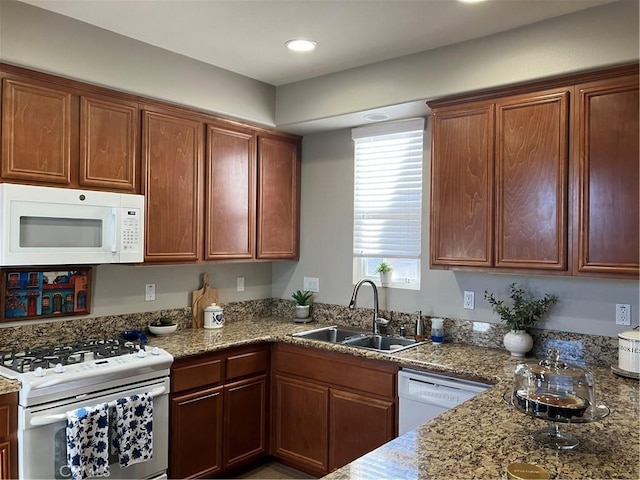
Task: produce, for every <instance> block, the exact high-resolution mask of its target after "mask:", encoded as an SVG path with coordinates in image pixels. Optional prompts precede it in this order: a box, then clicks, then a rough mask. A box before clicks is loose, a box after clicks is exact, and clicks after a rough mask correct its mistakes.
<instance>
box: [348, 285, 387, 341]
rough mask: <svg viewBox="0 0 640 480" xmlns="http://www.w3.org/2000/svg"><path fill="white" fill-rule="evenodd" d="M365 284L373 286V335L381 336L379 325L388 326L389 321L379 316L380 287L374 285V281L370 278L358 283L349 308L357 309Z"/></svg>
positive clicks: (354, 288)
mask: <svg viewBox="0 0 640 480" xmlns="http://www.w3.org/2000/svg"><path fill="white" fill-rule="evenodd" d="M363 283H368V284H369V285H371V288H373V334H374V335H379V334H380V329H379V328H378V325H388V324H389V321H388V320H386V319H384V318H382V317H379V316H378V313H379V311H378V287H376V284H375V283H373V281H372V280H369V279H368V278H363V279H362V280H360V281H359V282H358V283H356V286H355V287H353V294H352V295H351V301H350V302H349V308H350V309H351V310H353V309H354V308H356V300H357V298H358V290H360V286H361V285H362V284H363Z"/></svg>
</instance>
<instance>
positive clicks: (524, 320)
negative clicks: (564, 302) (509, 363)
mask: <svg viewBox="0 0 640 480" xmlns="http://www.w3.org/2000/svg"><path fill="white" fill-rule="evenodd" d="M509 292H510V293H509V297H511V300H512V305H506V304H505V302H504V300H496V298H495V297H494V295H493V293H489V292H487V291H486V290H485V292H484V298H485V300H487V302H489V304H491V306H492V307H493V311H494V312H495V313H496V314H498V316H499V317H500V320H501V321H502V322H504V323H506V324H507V326H508V327H509V331H508V332H507V333H506V335H505V336H504V346H505V348H506V349H507V350H509V352H511V355H513V356H514V357H522V356H524V354H525V353H527V352H528V351H529V350H531V348H532V347H533V339H532V338H531V335H529V333H528V332H527V330H526V329H527V328H530V327H532V326H533V325H534V324H535V323H536V322H537V321H538V320H540V319H541V318H542V317H544V316H545V314H546V313H547V312H548V311H549V309H550V308H551V306H552V305H553V304H554V303H556V302H557V301H558V297H557V296H556V295H550V294H548V293H547V294H545V295H544V297H542V298H538V299H534V298H533V296H532V295H531V294H530V293H527V292H525V290H524V289H523V288H522V287H520V286H518V284H516V283H512V284H511V286H510V287H509Z"/></svg>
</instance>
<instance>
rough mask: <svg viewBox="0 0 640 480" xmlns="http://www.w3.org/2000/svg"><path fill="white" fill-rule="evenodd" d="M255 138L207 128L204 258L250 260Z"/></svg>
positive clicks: (242, 131) (241, 132)
mask: <svg viewBox="0 0 640 480" xmlns="http://www.w3.org/2000/svg"><path fill="white" fill-rule="evenodd" d="M255 155H256V148H255V135H254V133H253V132H252V131H251V130H249V129H241V128H237V129H230V128H226V127H219V126H211V125H210V126H209V128H208V130H207V162H206V165H207V181H206V184H205V185H206V188H205V197H206V211H205V229H206V231H205V258H206V259H207V260H216V259H236V258H237V259H241V258H253V253H254V249H255V168H256V164H255Z"/></svg>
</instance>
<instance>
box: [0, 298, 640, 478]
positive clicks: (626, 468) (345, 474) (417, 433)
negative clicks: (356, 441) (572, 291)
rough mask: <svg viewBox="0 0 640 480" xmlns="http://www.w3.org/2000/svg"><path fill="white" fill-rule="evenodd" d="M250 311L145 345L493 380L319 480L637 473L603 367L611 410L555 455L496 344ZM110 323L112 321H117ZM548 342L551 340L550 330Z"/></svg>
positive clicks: (621, 398) (632, 423)
mask: <svg viewBox="0 0 640 480" xmlns="http://www.w3.org/2000/svg"><path fill="white" fill-rule="evenodd" d="M251 308H252V313H253V315H247V317H253V318H246V317H244V315H243V312H244V309H243V307H238V310H237V311H236V312H235V314H232V313H234V312H233V308H230V309H229V310H227V309H225V322H226V324H225V326H224V328H222V329H220V330H193V329H189V328H181V329H179V330H178V331H177V332H176V333H174V334H172V335H170V336H167V337H154V336H150V345H152V346H159V347H162V348H165V349H166V350H168V351H169V352H170V353H172V354H173V355H174V356H175V357H184V356H189V355H195V354H198V353H202V352H206V351H213V350H219V349H223V348H227V347H231V346H238V345H243V344H248V343H255V342H262V341H282V342H288V343H297V344H301V345H306V346H309V347H313V348H322V349H326V350H332V351H341V352H344V353H349V354H353V355H359V356H364V357H369V358H377V359H386V360H388V361H392V362H396V363H398V364H399V365H401V366H404V367H412V368H419V369H423V370H428V371H433V372H440V373H445V374H448V375H453V376H460V377H465V378H470V379H476V380H483V381H486V382H489V383H491V384H493V385H494V387H493V388H491V389H489V390H488V391H487V392H485V393H483V394H481V395H479V396H477V397H475V398H474V399H473V400H471V401H469V402H466V403H465V404H462V405H460V406H458V407H457V408H455V409H453V410H450V411H449V412H447V413H445V414H444V415H442V416H440V417H438V418H437V419H434V420H433V421H431V422H429V423H426V424H425V425H423V426H421V427H419V428H417V429H415V430H413V431H412V432H409V433H407V434H405V435H403V436H401V437H399V438H397V439H395V440H393V441H391V442H389V443H387V444H386V445H383V446H382V447H380V448H378V449H376V450H374V451H373V452H371V453H369V454H367V455H365V456H364V457H362V458H360V459H358V460H356V461H354V462H352V463H351V464H349V465H347V466H345V467H343V468H341V469H339V470H337V471H335V472H333V473H332V474H330V475H328V476H327V477H326V478H327V479H331V480H342V479H350V480H354V479H360V478H362V479H369V478H371V479H374V478H375V479H380V478H415V479H427V478H442V479H449V478H455V479H460V478H506V468H507V466H508V465H509V464H510V463H513V462H528V463H534V464H537V465H540V466H542V467H544V468H545V469H546V470H547V471H548V472H549V473H550V474H551V478H558V479H560V478H562V479H564V478H594V479H595V478H598V479H605V478H606V479H613V478H615V479H619V478H625V479H627V478H628V479H638V478H640V441H639V440H640V438H639V432H640V412H639V410H640V403H639V402H640V396H639V388H638V381H636V380H632V379H627V378H622V377H618V376H616V375H614V374H613V373H611V371H610V369H609V368H608V366H598V365H595V364H594V365H589V369H590V370H591V371H592V372H593V373H594V375H595V378H596V392H597V395H598V401H599V402H601V403H605V404H606V405H608V406H609V407H610V408H611V410H612V413H611V415H610V416H609V417H607V418H605V419H603V420H601V421H599V422H596V423H591V424H577V425H562V427H561V428H563V429H567V430H569V431H570V432H571V433H573V434H574V435H576V436H577V437H578V438H579V439H580V442H581V443H580V445H579V446H578V447H577V448H576V449H575V450H573V451H567V452H564V451H560V452H559V451H555V450H550V449H546V448H543V447H540V446H538V445H537V444H535V443H534V442H533V441H532V440H530V439H529V437H528V435H529V434H530V433H531V432H534V431H537V430H540V429H542V428H544V427H545V424H546V422H544V421H542V420H539V419H534V418H531V417H528V416H527V415H525V414H523V413H521V412H519V411H517V410H515V409H514V408H512V407H510V406H508V405H506V404H504V403H503V402H502V395H503V393H505V392H506V391H508V390H509V389H510V386H511V378H512V372H513V369H514V367H515V365H516V364H517V363H518V362H519V361H521V360H518V359H515V358H513V357H511V356H510V355H509V354H508V352H506V351H505V350H504V349H502V348H499V349H498V348H496V349H493V348H486V347H479V346H473V345H469V344H466V343H445V344H443V345H433V344H431V343H426V344H425V345H422V346H418V347H415V348H413V349H409V350H406V351H403V352H400V353H397V354H394V355H385V354H380V353H377V352H371V351H365V350H359V349H355V348H350V347H345V346H339V345H331V344H328V343H322V342H317V341H313V340H303V339H297V338H294V337H291V336H290V334H291V333H293V332H297V331H304V330H308V329H311V328H316V327H318V326H322V325H326V324H334V323H345V324H348V325H355V326H358V325H360V324H364V325H363V326H365V327H368V326H369V320H370V317H369V316H368V315H366V314H365V313H361V312H354V313H356V314H357V315H354V316H353V317H352V318H351V320H350V321H345V322H341V321H338V320H341V319H339V318H335V317H333V316H331V315H330V314H329V313H326V314H325V313H323V311H322V309H321V308H317V306H315V307H314V308H316V315H314V317H315V318H316V320H315V321H314V322H312V323H310V324H295V323H293V322H292V321H291V320H290V318H291V317H290V316H288V312H285V317H284V318H283V317H280V318H258V317H257V315H259V314H260V312H263V311H270V310H269V306H268V305H261V304H254V305H252V307H251ZM170 313H172V314H173V313H175V312H170ZM178 313H180V312H178ZM188 313H189V312H188V311H185V312H182V313H181V314H182V315H184V319H183V321H184V323H185V325H182V327H184V326H186V325H188V320H190V317H189V315H188ZM227 313H229V315H227ZM176 315H177V314H176ZM356 317H357V318H356ZM243 318H246V319H243ZM147 320H148V317H145V319H144V322H143V321H142V320H141V319H139V321H140V322H143V323H142V326H144V324H145V323H147ZM118 328H122V327H121V326H120V324H118ZM127 328H131V327H130V326H127ZM105 329H106V328H105ZM71 330H72V329H69V330H68V332H71ZM452 330H455V329H454V328H452ZM73 335H75V332H74V333H73ZM78 335H81V333H78ZM559 337H560V338H559V340H563V339H562V338H561V337H562V336H559ZM3 339H4V336H3ZM549 339H550V340H554V339H553V338H552V337H551V336H550V337H549ZM3 343H4V341H3ZM587 343H588V342H587ZM573 347H575V348H573V349H572V352H571V355H572V356H573V357H575V358H576V359H577V360H578V361H579V362H587V363H589V359H590V355H592V352H591V350H590V348H591V347H590V346H589V347H588V348H587V347H585V343H582V344H580V343H579V342H578V343H575V344H574V345H573ZM563 358H564V357H563ZM526 360H527V359H525V361H526ZM528 360H531V358H529V359H528ZM18 388H19V385H16V383H15V382H8V381H6V380H1V379H0V393H8V392H10V391H16V390H17V389H18Z"/></svg>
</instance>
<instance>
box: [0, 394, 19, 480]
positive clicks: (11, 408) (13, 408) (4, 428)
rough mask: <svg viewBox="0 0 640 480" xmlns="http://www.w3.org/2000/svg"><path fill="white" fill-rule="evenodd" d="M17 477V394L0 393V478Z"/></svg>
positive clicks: (2, 479) (1, 479)
mask: <svg viewBox="0 0 640 480" xmlns="http://www.w3.org/2000/svg"><path fill="white" fill-rule="evenodd" d="M10 478H18V394H17V393H7V394H5V395H0V480H8V479H10Z"/></svg>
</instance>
